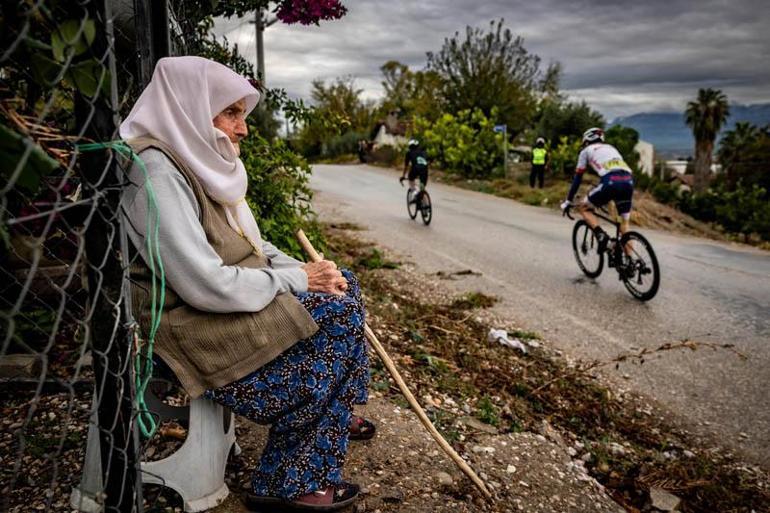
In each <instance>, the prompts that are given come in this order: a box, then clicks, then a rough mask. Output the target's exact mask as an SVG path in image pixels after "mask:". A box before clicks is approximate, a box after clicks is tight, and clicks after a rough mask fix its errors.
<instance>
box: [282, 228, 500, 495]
mask: <svg viewBox="0 0 770 513" xmlns="http://www.w3.org/2000/svg"><path fill="white" fill-rule="evenodd" d="M297 240H298V241H299V243H300V245H301V246H302V249H303V250H304V251H305V252H306V253H307V254H308V256H309V257H310V259H311V260H312V261H313V262H318V261H320V260H321V256H320V255H319V254H318V253H317V252H316V250H315V248H314V247H313V245H312V244H311V243H310V241H309V240H308V238H307V237H306V236H305V232H303V231H302V230H298V231H297ZM364 332H365V333H366V338H367V339H368V340H369V343H370V344H371V345H372V347H373V348H374V350H375V352H376V353H377V355H378V356H379V357H380V359H381V360H382V363H383V364H385V367H386V368H387V369H388V372H390V375H391V376H393V379H394V380H395V381H396V384H397V385H398V388H399V390H401V393H402V394H403V395H404V397H405V398H406V400H407V402H408V403H409V405H410V406H411V407H412V409H413V410H414V412H415V413H416V414H417V418H419V419H420V422H422V425H423V426H425V428H426V429H427V430H428V433H430V435H431V436H432V437H433V439H434V440H435V441H436V442H437V443H438V445H439V446H440V447H441V449H442V450H443V451H444V452H445V453H446V454H447V455H448V456H449V457H450V458H452V460H453V461H454V462H455V463H456V464H457V466H458V467H459V468H460V470H462V471H463V473H465V475H467V476H468V477H469V478H470V479H471V481H473V484H475V485H476V487H477V488H478V489H479V490H481V492H482V493H483V494H484V496H485V497H486V498H487V499H489V500H492V494H491V493H490V492H489V490H488V489H487V487H486V485H485V484H484V482H483V481H482V480H481V478H479V476H478V475H476V473H475V472H474V471H473V469H472V468H471V467H470V466H468V464H467V463H466V462H465V460H463V459H462V458H461V457H460V455H459V454H457V452H456V451H455V450H454V449H453V448H452V446H451V445H449V443H448V442H447V441H446V440H444V437H443V436H441V433H439V432H438V430H437V429H436V427H435V426H434V425H433V424H432V423H431V421H430V419H429V418H428V416H427V415H426V414H425V410H423V409H422V407H421V406H420V404H419V403H418V402H417V399H415V397H414V395H413V394H412V392H411V391H410V390H409V387H407V385H406V383H405V382H404V379H403V378H402V377H401V374H399V372H398V369H396V365H395V364H394V363H393V360H391V359H390V356H388V353H387V352H386V351H385V348H384V347H382V344H380V341H379V340H377V336H376V335H375V334H374V332H373V331H372V329H371V328H370V327H369V325H368V324H365V325H364Z"/></svg>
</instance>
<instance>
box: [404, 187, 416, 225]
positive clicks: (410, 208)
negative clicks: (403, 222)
mask: <svg viewBox="0 0 770 513" xmlns="http://www.w3.org/2000/svg"><path fill="white" fill-rule="evenodd" d="M412 199H414V190H412V189H409V190H408V191H406V211H407V212H409V217H410V218H411V219H414V218H415V217H417V203H415V202H413V201H412Z"/></svg>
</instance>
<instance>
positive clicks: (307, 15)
mask: <svg viewBox="0 0 770 513" xmlns="http://www.w3.org/2000/svg"><path fill="white" fill-rule="evenodd" d="M347 12H348V10H347V8H346V7H345V6H344V5H342V3H340V1H339V0H283V1H282V2H281V3H280V4H279V5H278V8H277V10H276V16H277V17H278V19H279V20H281V21H282V22H284V23H289V24H291V23H301V24H303V25H311V24H315V25H318V22H319V21H320V20H337V19H339V18H342V17H343V16H345V13H347Z"/></svg>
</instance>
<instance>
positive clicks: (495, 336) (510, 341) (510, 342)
mask: <svg viewBox="0 0 770 513" xmlns="http://www.w3.org/2000/svg"><path fill="white" fill-rule="evenodd" d="M487 340H488V341H489V342H499V343H501V344H502V345H504V346H507V347H510V348H513V349H518V350H519V351H521V352H522V353H524V354H527V352H528V349H527V346H525V345H524V344H523V343H522V342H521V340H519V339H517V338H510V337H509V336H508V332H507V331H505V330H496V329H494V328H492V329H490V330H489V333H488V334H487Z"/></svg>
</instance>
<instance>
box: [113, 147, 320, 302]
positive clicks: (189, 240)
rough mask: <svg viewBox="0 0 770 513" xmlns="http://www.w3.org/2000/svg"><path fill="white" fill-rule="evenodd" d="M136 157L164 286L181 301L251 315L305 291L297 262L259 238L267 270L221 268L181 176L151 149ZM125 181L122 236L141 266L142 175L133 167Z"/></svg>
mask: <svg viewBox="0 0 770 513" xmlns="http://www.w3.org/2000/svg"><path fill="white" fill-rule="evenodd" d="M141 158H142V160H143V161H144V163H145V166H146V168H147V171H148V174H149V175H150V177H151V181H152V189H153V191H154V192H155V198H156V203H157V209H158V213H159V215H160V222H159V225H158V226H159V235H158V239H159V248H160V256H161V260H162V262H163V267H164V270H165V274H166V282H167V283H168V285H169V286H170V287H171V288H172V289H173V290H174V292H176V293H177V294H178V295H179V297H181V298H182V300H184V301H185V302H186V303H187V304H189V305H190V306H192V307H194V308H197V309H199V310H204V311H209V312H220V313H226V312H257V311H259V310H261V309H262V308H264V307H265V306H267V305H268V304H269V303H270V302H271V301H272V300H273V298H274V297H275V296H276V294H279V293H282V292H305V291H307V274H306V273H305V271H303V270H302V269H301V268H300V266H301V265H303V263H302V262H300V261H299V260H296V259H294V258H292V257H290V256H288V255H286V254H285V253H283V252H281V251H280V250H279V249H278V248H276V247H275V246H273V245H272V244H270V243H269V242H267V241H264V240H262V241H261V244H260V245H261V249H262V251H263V253H264V254H265V256H267V257H268V258H269V259H270V262H271V267H270V268H264V269H248V268H242V267H237V266H227V265H224V262H222V259H221V258H220V257H219V255H217V253H216V252H215V251H214V249H213V248H212V247H211V245H210V244H209V243H208V241H207V240H206V234H205V233H204V231H203V226H202V225H201V223H200V216H201V210H200V205H198V201H197V200H196V199H195V194H194V193H193V190H192V188H191V187H190V185H189V184H188V183H187V180H186V179H185V178H184V176H183V175H182V173H180V172H179V171H178V170H177V169H176V167H175V166H174V164H173V163H172V162H171V160H169V158H168V157H166V155H165V154H164V153H163V152H161V151H159V150H156V149H154V148H150V149H147V150H145V151H143V152H142V155H141ZM128 178H129V180H130V182H131V185H129V186H127V187H126V188H125V190H124V193H123V197H122V199H121V209H122V213H123V217H124V220H125V221H127V222H126V231H127V233H128V237H129V239H130V240H131V242H132V243H133V244H134V246H135V247H136V248H137V249H138V251H139V254H140V255H141V257H142V259H144V261H145V263H147V262H148V258H147V245H146V239H145V232H146V230H147V189H146V186H145V175H144V172H143V171H142V169H141V168H140V167H139V165H137V164H136V163H135V164H134V165H133V166H132V167H131V170H130V172H129V177H128Z"/></svg>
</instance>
